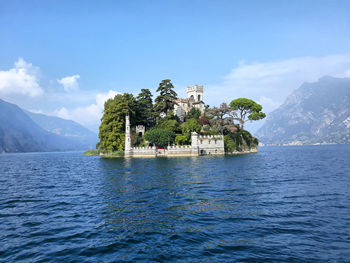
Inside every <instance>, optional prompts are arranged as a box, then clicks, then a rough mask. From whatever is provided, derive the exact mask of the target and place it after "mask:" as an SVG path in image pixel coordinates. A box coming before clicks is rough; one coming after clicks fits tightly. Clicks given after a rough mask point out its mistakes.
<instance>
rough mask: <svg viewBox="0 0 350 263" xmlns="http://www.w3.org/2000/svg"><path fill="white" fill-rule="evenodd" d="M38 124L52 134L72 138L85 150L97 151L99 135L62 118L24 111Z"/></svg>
mask: <svg viewBox="0 0 350 263" xmlns="http://www.w3.org/2000/svg"><path fill="white" fill-rule="evenodd" d="M24 112H25V113H26V114H27V115H28V116H29V117H30V118H31V119H32V120H33V121H34V122H35V123H36V124H38V125H39V126H40V127H41V128H43V129H44V130H46V131H49V132H51V133H54V134H57V135H60V136H64V137H66V138H70V139H72V140H75V141H77V143H80V144H82V146H83V147H84V149H95V147H96V143H97V142H98V137H97V134H95V133H93V132H92V131H90V130H88V129H87V128H85V127H83V126H82V125H80V124H78V123H76V122H74V121H71V120H65V119H62V118H58V117H54V116H47V115H44V114H40V113H32V112H29V111H24Z"/></svg>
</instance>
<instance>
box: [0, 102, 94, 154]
mask: <svg viewBox="0 0 350 263" xmlns="http://www.w3.org/2000/svg"><path fill="white" fill-rule="evenodd" d="M34 115H35V114H34ZM44 116H45V115H44ZM32 117H33V116H32ZM41 117H42V116H41ZM46 117H47V118H49V119H50V118H51V117H50V116H46ZM46 117H44V119H45V118H46ZM61 120H63V119H61ZM63 121H65V120H63ZM94 146H95V145H93V147H92V146H91V143H90V144H86V143H85V142H84V141H81V140H80V138H73V137H69V136H62V135H60V134H55V133H52V132H50V131H48V130H46V129H44V128H42V127H41V126H40V125H39V124H38V123H37V122H35V121H34V120H33V119H32V118H31V117H30V116H29V115H28V114H26V111H24V110H22V109H21V108H20V107H19V106H17V105H16V104H13V103H9V102H6V101H4V100H2V99H0V153H15V152H47V151H70V150H86V148H87V147H88V148H94Z"/></svg>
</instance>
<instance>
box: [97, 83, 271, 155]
mask: <svg viewBox="0 0 350 263" xmlns="http://www.w3.org/2000/svg"><path fill="white" fill-rule="evenodd" d="M157 92H159V95H158V96H157V98H156V99H155V101H154V102H155V103H153V100H152V94H151V92H150V91H149V90H148V89H142V90H141V92H140V94H139V95H138V96H137V97H136V98H135V97H134V96H133V95H132V94H129V93H124V94H118V95H116V96H115V97H114V98H113V99H109V100H107V101H106V102H105V105H104V114H103V117H102V119H101V120H102V122H101V125H100V128H99V138H100V142H99V143H98V144H97V151H96V153H97V154H99V155H100V156H101V157H107V158H108V157H112V158H113V157H161V156H164V157H172V156H201V155H224V154H243V153H254V152H257V146H258V140H257V138H255V137H253V136H252V135H251V134H250V133H249V132H248V131H246V130H244V123H245V122H246V121H248V120H250V121H254V120H259V119H263V118H265V114H264V113H263V112H262V106H261V105H259V104H258V103H256V102H254V101H252V100H250V99H246V98H238V99H235V100H232V101H231V102H230V104H229V105H227V104H226V103H222V104H221V105H220V107H213V108H210V107H209V105H206V104H205V103H204V100H203V98H204V89H203V86H198V85H194V86H192V87H191V86H189V87H187V98H185V99H183V98H178V97H177V94H176V92H175V91H174V87H173V85H172V83H171V81H170V80H169V79H166V80H163V81H162V82H161V83H160V84H159V87H158V89H157ZM90 154H91V152H90Z"/></svg>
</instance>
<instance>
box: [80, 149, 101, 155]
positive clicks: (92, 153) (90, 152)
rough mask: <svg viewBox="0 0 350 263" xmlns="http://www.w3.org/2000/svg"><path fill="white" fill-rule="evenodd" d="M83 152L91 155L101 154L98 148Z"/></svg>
mask: <svg viewBox="0 0 350 263" xmlns="http://www.w3.org/2000/svg"><path fill="white" fill-rule="evenodd" d="M83 154H84V155H87V156H91V155H99V152H98V150H87V151H85V152H84V153H83Z"/></svg>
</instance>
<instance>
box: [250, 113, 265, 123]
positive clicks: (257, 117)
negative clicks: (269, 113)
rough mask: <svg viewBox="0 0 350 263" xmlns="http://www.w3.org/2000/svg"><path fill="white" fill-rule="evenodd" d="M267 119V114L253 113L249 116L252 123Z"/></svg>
mask: <svg viewBox="0 0 350 263" xmlns="http://www.w3.org/2000/svg"><path fill="white" fill-rule="evenodd" d="M265 117H266V114H265V113H263V112H253V113H252V114H250V115H249V116H248V119H249V120H251V121H257V120H261V119H264V118H265Z"/></svg>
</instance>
